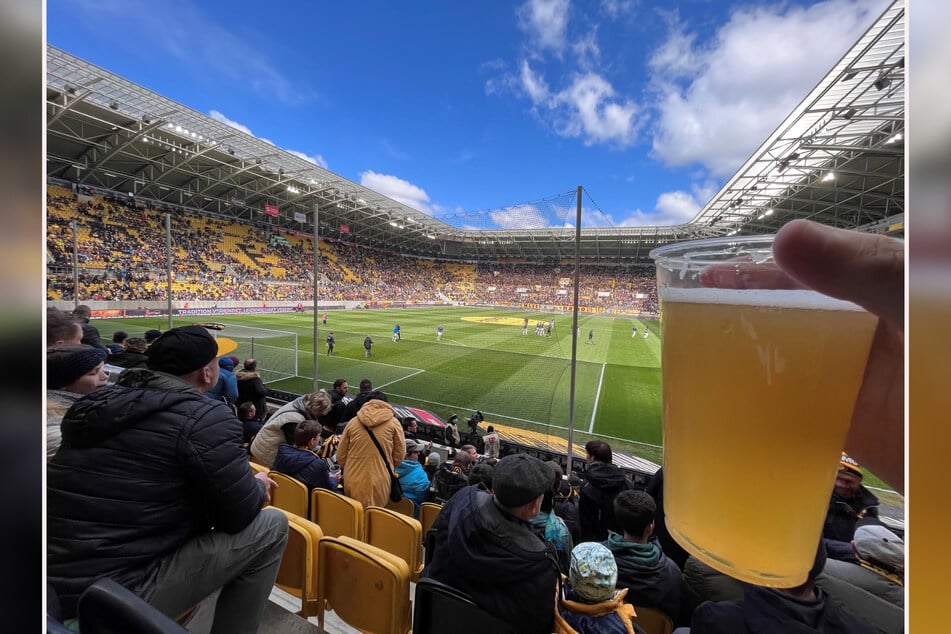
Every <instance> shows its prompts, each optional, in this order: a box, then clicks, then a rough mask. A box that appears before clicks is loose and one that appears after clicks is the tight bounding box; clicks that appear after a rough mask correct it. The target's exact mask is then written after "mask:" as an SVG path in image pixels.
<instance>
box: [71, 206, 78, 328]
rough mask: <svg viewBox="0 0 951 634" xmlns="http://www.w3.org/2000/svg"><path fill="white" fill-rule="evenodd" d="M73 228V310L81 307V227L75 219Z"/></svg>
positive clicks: (72, 222)
mask: <svg viewBox="0 0 951 634" xmlns="http://www.w3.org/2000/svg"><path fill="white" fill-rule="evenodd" d="M69 224H70V225H71V226H72V227H73V310H74V311H75V310H76V308H77V307H78V306H79V226H78V224H77V223H76V219H75V218H74V219H73V220H72V221H70V223H69Z"/></svg>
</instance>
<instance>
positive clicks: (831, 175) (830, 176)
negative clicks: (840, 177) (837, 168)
mask: <svg viewBox="0 0 951 634" xmlns="http://www.w3.org/2000/svg"><path fill="white" fill-rule="evenodd" d="M834 180H835V172H833V171H828V172H826V173H825V176H823V177H822V182H824V183H828V182H829V181H834Z"/></svg>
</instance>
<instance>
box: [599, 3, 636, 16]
mask: <svg viewBox="0 0 951 634" xmlns="http://www.w3.org/2000/svg"><path fill="white" fill-rule="evenodd" d="M633 8H634V0H601V10H602V11H603V12H604V13H605V14H606V15H607V16H608V17H609V18H611V19H612V20H616V19H618V18H619V17H621V16H623V15H627V14H629V13H630V12H631V10H632V9H633Z"/></svg>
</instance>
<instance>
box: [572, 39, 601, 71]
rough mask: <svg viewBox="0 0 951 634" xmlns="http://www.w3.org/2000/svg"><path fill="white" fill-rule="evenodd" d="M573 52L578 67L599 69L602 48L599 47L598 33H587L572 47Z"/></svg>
mask: <svg viewBox="0 0 951 634" xmlns="http://www.w3.org/2000/svg"><path fill="white" fill-rule="evenodd" d="M571 50H572V51H573V52H574V54H575V58H576V59H577V60H578V66H580V67H581V68H584V69H593V68H597V66H598V63H600V61H601V48H600V47H599V46H598V35H597V31H596V30H594V31H591V32H589V33H586V34H585V35H584V36H583V37H581V39H579V40H577V41H576V42H575V43H574V44H572V45H571Z"/></svg>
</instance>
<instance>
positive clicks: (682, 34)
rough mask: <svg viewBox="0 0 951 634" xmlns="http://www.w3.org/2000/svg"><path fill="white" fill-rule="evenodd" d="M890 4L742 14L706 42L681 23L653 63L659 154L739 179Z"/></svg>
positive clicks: (856, 1) (773, 8)
mask: <svg viewBox="0 0 951 634" xmlns="http://www.w3.org/2000/svg"><path fill="white" fill-rule="evenodd" d="M886 1H887V0H827V1H825V2H820V3H818V4H814V5H811V6H807V7H802V6H790V5H787V4H776V5H770V6H759V7H741V8H739V9H737V10H736V11H734V12H733V13H732V15H731V16H730V19H729V21H728V22H727V23H726V24H725V25H723V26H722V27H721V28H720V29H719V30H718V31H717V32H716V33H715V34H714V35H713V37H712V38H710V39H709V40H708V41H704V42H700V41H699V39H698V37H697V36H696V35H694V34H691V33H689V32H688V31H687V28H686V27H685V26H684V25H683V24H681V23H680V22H679V21H678V20H677V18H676V17H675V18H674V19H673V20H672V24H671V27H670V33H669V36H668V39H667V41H666V42H665V43H664V44H663V45H661V46H660V47H659V48H658V50H657V51H656V52H655V54H654V56H653V57H652V59H651V71H652V77H653V87H654V89H655V90H656V94H657V101H656V103H655V107H656V110H657V114H658V116H657V124H656V127H655V129H654V131H653V137H654V138H653V151H654V155H655V156H657V157H658V158H660V159H661V160H663V161H664V162H665V163H666V164H668V165H671V166H681V165H689V164H695V163H697V164H700V165H702V166H704V167H705V168H707V169H708V170H709V171H710V172H711V173H712V174H713V175H715V176H726V175H729V174H731V173H733V172H734V171H735V170H736V169H737V167H739V166H740V165H741V164H742V163H743V161H744V160H746V158H748V157H749V155H750V153H751V152H752V151H753V150H755V149H756V147H757V146H758V145H759V144H760V143H761V142H762V141H763V139H765V138H766V137H767V136H769V134H771V133H772V131H773V130H774V129H775V127H776V126H777V125H778V124H779V123H780V122H781V121H782V120H783V118H784V117H785V116H786V115H787V114H788V113H789V112H790V111H791V110H792V109H793V108H794V107H795V106H796V104H797V103H798V102H799V101H800V100H801V99H802V97H803V95H805V94H807V93H808V92H809V91H810V90H811V89H812V88H813V86H814V85H815V83H816V82H817V81H818V80H819V79H820V78H821V77H822V75H823V74H824V73H825V72H827V71H828V69H829V68H831V67H832V65H833V64H835V62H837V61H838V59H839V58H840V57H841V56H842V54H843V53H844V52H845V51H846V50H847V49H848V47H849V46H850V45H851V44H852V43H853V42H855V41H856V40H857V39H858V37H859V36H860V35H861V34H862V33H863V31H864V30H865V29H866V28H867V27H868V25H869V23H870V22H871V21H872V19H874V17H875V16H877V15H878V14H879V13H880V12H881V10H883V9H884V6H885V3H886Z"/></svg>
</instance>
